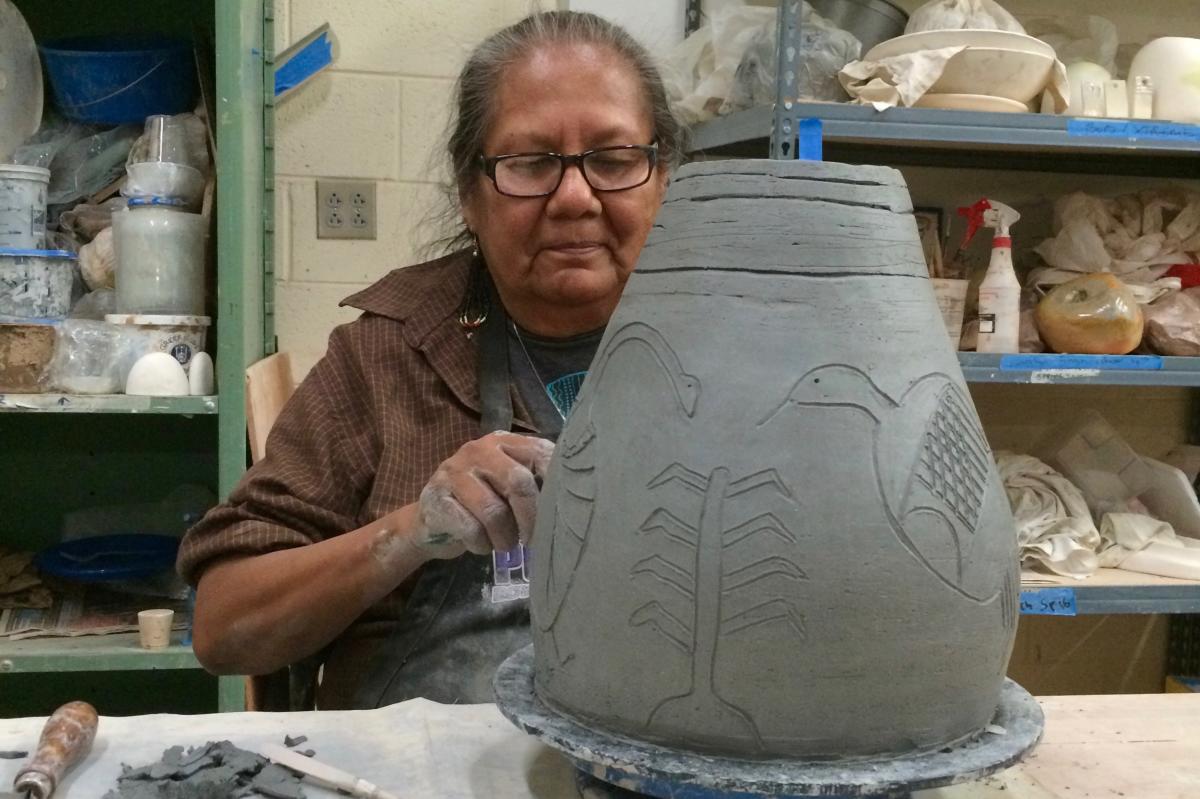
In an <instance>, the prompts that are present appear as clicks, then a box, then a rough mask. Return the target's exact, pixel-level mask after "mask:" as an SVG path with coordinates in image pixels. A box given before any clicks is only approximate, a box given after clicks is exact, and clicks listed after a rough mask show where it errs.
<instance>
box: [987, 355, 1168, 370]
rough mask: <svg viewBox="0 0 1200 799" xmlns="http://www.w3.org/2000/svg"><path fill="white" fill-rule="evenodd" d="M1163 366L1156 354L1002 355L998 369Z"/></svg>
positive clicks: (1153, 367) (1152, 367)
mask: <svg viewBox="0 0 1200 799" xmlns="http://www.w3.org/2000/svg"><path fill="white" fill-rule="evenodd" d="M1162 368H1163V359H1162V357H1160V356H1158V355H1055V354H1050V355H1043V354H1029V355H1002V356H1000V369H1001V370H1002V371H1005V372H1029V371H1034V370H1037V369H1125V370H1130V371H1150V372H1157V371H1161V370H1162Z"/></svg>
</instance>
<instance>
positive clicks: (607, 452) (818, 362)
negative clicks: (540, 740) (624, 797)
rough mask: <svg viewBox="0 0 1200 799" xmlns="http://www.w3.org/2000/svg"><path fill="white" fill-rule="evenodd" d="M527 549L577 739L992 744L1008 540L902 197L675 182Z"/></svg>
mask: <svg viewBox="0 0 1200 799" xmlns="http://www.w3.org/2000/svg"><path fill="white" fill-rule="evenodd" d="M533 540H534V553H533V558H534V570H533V586H532V591H531V602H532V613H533V633H534V645H535V650H536V664H537V667H536V687H537V691H538V694H539V696H540V697H541V698H542V700H544V701H545V702H546V704H547V705H549V706H550V707H552V708H554V709H556V710H557V711H559V712H561V713H563V714H565V715H568V716H571V717H573V718H575V719H578V720H580V721H581V722H583V723H585V724H588V725H592V726H594V727H596V728H598V729H602V730H606V731H608V732H611V733H615V734H618V735H622V736H626V737H629V738H632V739H635V740H644V741H651V742H659V743H663V744H665V745H668V746H672V747H678V748H686V749H691V750H694V751H699V752H711V753H718V754H723V755H729V756H736V757H751V758H771V757H791V758H862V757H878V756H886V755H898V754H904V753H911V752H916V751H929V750H937V749H939V748H942V747H945V746H950V745H954V744H955V743H957V742H959V741H963V740H967V739H969V738H971V737H972V736H974V735H975V734H977V733H978V732H979V731H980V730H981V729H982V728H983V727H984V726H985V725H986V724H987V723H988V722H989V720H990V719H991V718H992V716H993V714H994V713H995V710H996V707H997V705H998V703H999V701H1000V691H1001V687H1002V686H1003V684H1004V677H1005V670H1006V666H1007V663H1008V658H1009V654H1010V652H1011V649H1012V643H1013V638H1014V635H1015V632H1016V622H1017V600H1018V589H1019V581H1018V570H1017V557H1016V534H1015V526H1014V524H1013V520H1012V516H1011V514H1010V511H1009V508H1008V501H1007V499H1006V498H1005V494H1004V491H1003V487H1002V485H1001V483H1000V480H999V476H998V474H997V472H996V469H995V466H994V463H993V460H992V457H991V452H990V449H989V447H988V444H987V440H986V439H985V438H984V435H983V432H982V429H981V427H980V424H979V420H978V416H977V414H976V412H975V408H974V405H973V404H972V401H971V397H970V394H969V393H968V392H967V387H966V384H965V382H964V380H963V377H962V373H961V370H960V368H959V365H958V361H957V359H956V356H955V353H954V352H953V351H952V350H951V347H950V344H949V341H948V339H947V337H946V335H945V330H944V327H943V326H942V323H941V317H940V315H939V311H938V306H937V302H936V299H935V297H934V293H933V290H932V287H931V285H930V283H929V280H928V277H927V271H926V266H925V261H924V256H923V253H922V249H921V243H920V239H919V235H918V233H917V227H916V223H915V221H914V219H913V216H912V204H911V200H910V198H909V195H908V190H907V188H906V186H905V184H904V180H903V178H902V177H901V175H900V173H899V172H896V171H895V170H892V169H884V168H879V167H852V166H845V165H841V164H830V163H813V162H802V161H711V162H704V163H697V164H690V165H688V166H685V167H683V168H682V169H680V170H679V171H678V173H677V174H676V176H675V178H674V179H673V181H672V184H671V187H670V190H669V192H668V196H667V199H666V202H665V203H664V205H663V208H662V210H661V211H660V213H659V215H658V218H657V220H656V222H655V226H654V230H653V231H652V233H651V235H650V238H649V240H648V242H647V245H646V247H645V249H644V250H643V253H642V255H641V259H640V261H639V263H638V266H637V269H636V271H635V272H634V273H633V275H632V276H631V277H630V279H629V282H628V284H627V286H626V288H625V291H624V294H623V296H622V299H621V302H620V304H619V306H618V307H617V309H616V312H615V313H614V315H613V317H612V319H611V321H610V322H609V324H608V327H607V329H606V332H605V335H604V339H603V340H602V341H601V344H600V347H599V350H598V352H597V356H596V359H595V361H594V362H593V363H592V367H591V369H590V371H589V374H588V379H587V382H586V383H585V385H584V388H583V391H582V393H581V395H580V398H579V400H578V403H577V404H576V407H575V410H574V411H573V413H572V415H571V417H570V420H569V422H568V425H567V427H566V429H565V430H564V431H563V434H562V436H561V437H560V439H559V444H558V447H557V450H556V452H555V457H554V461H553V463H552V466H551V469H550V472H549V475H548V477H547V481H546V484H545V487H544V489H543V491H542V493H541V496H540V499H539V505H538V515H537V529H536V532H535V535H534V539H533Z"/></svg>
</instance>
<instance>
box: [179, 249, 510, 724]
mask: <svg viewBox="0 0 1200 799" xmlns="http://www.w3.org/2000/svg"><path fill="white" fill-rule="evenodd" d="M469 265H470V257H469V256H468V255H467V254H466V253H456V254H453V255H449V256H446V257H444V258H440V259H438V260H436V261H431V262H429V263H425V264H420V265H418V266H411V267H407V268H404V269H397V270H394V271H392V272H391V273H389V274H388V275H387V276H386V277H384V278H383V279H382V280H380V281H379V282H377V283H375V284H374V285H372V286H370V287H369V288H367V289H365V290H364V291H361V292H359V293H357V294H354V295H352V296H351V297H348V298H347V299H346V300H344V301H343V302H342V304H343V305H348V306H350V307H353V308H359V309H361V310H362V311H364V313H363V315H362V316H361V317H359V318H358V319H357V320H355V321H353V322H350V323H349V324H345V325H341V326H339V327H337V328H336V329H334V331H333V333H332V335H330V338H329V349H328V351H327V352H326V354H325V357H324V358H323V359H321V361H320V362H319V363H318V364H317V365H316V366H315V367H313V369H312V371H311V372H310V373H309V375H308V376H307V377H306V378H305V379H304V381H303V382H302V383H301V384H300V386H299V387H298V388H297V389H296V392H295V394H293V396H292V397H291V399H290V400H289V401H288V403H287V404H286V405H285V406H284V409H283V411H282V412H281V413H280V415H279V418H278V420H277V421H276V423H275V425H274V427H273V428H272V429H271V433H270V436H269V437H268V439H267V453H266V457H265V458H263V460H262V461H260V462H259V463H257V464H255V465H254V466H253V467H251V469H250V470H249V471H247V472H246V474H245V475H244V476H243V478H242V480H241V482H240V483H238V485H237V487H236V488H235V489H234V490H233V492H232V493H231V494H230V496H229V500H228V501H227V502H226V503H224V504H222V505H220V506H218V507H216V508H214V509H212V510H211V511H210V512H209V513H208V514H207V515H206V516H205V517H204V518H203V519H202V520H201V521H200V522H199V523H198V524H197V525H196V526H195V527H193V528H192V529H191V530H189V531H188V533H187V535H186V537H185V538H184V540H183V544H182V547H181V548H180V551H179V561H178V568H179V572H180V573H181V574H182V575H183V576H184V577H185V578H186V579H187V580H188V582H190V583H191V584H193V585H195V584H196V582H197V581H198V580H199V578H200V575H201V574H202V573H203V571H204V569H205V567H206V566H207V565H208V564H210V563H212V562H213V561H214V560H216V559H221V558H227V557H230V556H234V557H246V556H252V555H260V554H264V553H267V552H272V551H274V550H278V549H285V548H287V547H297V546H304V545H305V544H311V543H315V542H318V541H322V540H324V539H327V538H330V537H331V536H335V535H340V534H342V533H345V532H348V531H351V530H355V529H358V528H359V527H362V526H364V525H366V524H369V523H371V522H373V521H375V520H376V519H378V518H380V517H381V516H384V515H386V514H387V513H389V512H391V511H393V510H395V509H396V508H399V507H401V506H403V505H407V504H409V503H411V502H415V501H416V500H417V497H418V495H419V494H420V492H421V489H422V488H423V487H424V485H425V483H426V481H427V480H428V479H429V477H430V475H432V474H433V472H434V470H435V469H436V468H437V467H438V465H439V464H440V463H441V462H442V461H443V460H445V459H446V458H447V457H449V456H450V455H452V454H453V453H454V452H455V450H457V449H458V448H459V447H460V446H462V445H463V444H464V443H466V442H467V441H469V440H471V439H473V438H476V437H477V436H478V434H479V422H480V408H479V389H478V384H477V375H476V359H477V347H476V342H475V341H474V340H472V339H469V338H468V337H467V335H466V333H465V331H464V330H463V328H462V326H461V325H460V324H459V322H458V314H457V311H458V308H459V306H460V304H461V302H462V299H463V296H464V293H465V291H466V287H467V280H468V271H469V269H468V268H469ZM513 402H514V408H515V412H516V415H517V420H518V421H517V424H516V425H515V427H516V428H517V429H521V430H525V431H530V432H532V431H533V428H532V426H531V425H530V424H529V423H528V421H527V420H528V415H527V413H526V412H525V410H524V408H523V405H522V403H521V402H520V399H519V398H518V397H517V396H516V394H515V392H514V397H513ZM330 568H331V569H334V570H336V568H337V565H336V564H330ZM405 588H406V586H401V588H398V589H397V590H396V591H394V592H392V594H390V595H389V596H388V597H386V598H385V599H383V600H382V601H381V602H379V603H378V604H377V605H375V606H374V607H372V608H371V609H370V610H368V611H367V612H366V613H364V614H363V615H362V616H361V617H360V618H359V619H358V620H357V621H355V622H354V623H353V624H352V625H351V626H350V628H349V629H347V630H346V632H344V633H343V634H342V635H341V636H340V637H339V638H338V639H337V640H336V641H334V642H333V644H332V645H331V647H330V648H329V650H327V652H326V655H325V672H324V679H323V681H322V685H321V689H320V693H319V694H318V704H319V706H320V707H323V708H337V707H344V706H346V704H345V700H344V697H346V696H347V695H348V693H347V689H346V688H344V686H345V685H346V684H347V681H354V680H355V679H356V677H357V676H358V675H359V674H361V668H362V664H363V663H364V662H365V661H366V660H367V659H369V657H370V654H371V650H372V647H374V646H377V645H378V644H379V643H380V642H381V641H382V640H383V639H384V638H385V637H386V635H387V632H388V631H389V629H390V626H391V625H390V622H391V621H392V620H394V619H396V618H398V616H399V614H400V612H401V608H402V606H403V596H404V590H405Z"/></svg>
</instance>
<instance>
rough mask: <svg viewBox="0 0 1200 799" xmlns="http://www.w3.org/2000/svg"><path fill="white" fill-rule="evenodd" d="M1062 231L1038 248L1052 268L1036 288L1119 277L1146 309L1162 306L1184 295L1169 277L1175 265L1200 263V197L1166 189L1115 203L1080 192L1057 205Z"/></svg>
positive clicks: (1038, 275)
mask: <svg viewBox="0 0 1200 799" xmlns="http://www.w3.org/2000/svg"><path fill="white" fill-rule="evenodd" d="M1054 231H1055V235H1054V237H1053V238H1049V239H1046V240H1045V241H1043V242H1042V243H1041V244H1039V245H1038V246H1037V247H1036V248H1034V251H1035V252H1036V253H1037V254H1038V255H1040V256H1041V257H1042V260H1044V261H1045V262H1046V264H1047V266H1046V267H1039V268H1037V269H1034V270H1033V271H1032V272H1030V274H1029V278H1028V280H1027V284H1028V285H1031V286H1039V287H1043V288H1045V287H1049V286H1056V285H1059V284H1060V283H1065V282H1067V281H1068V280H1072V279H1074V278H1076V277H1079V275H1080V274H1084V273H1088V272H1112V273H1113V274H1115V275H1117V276H1118V277H1119V278H1121V280H1122V282H1124V283H1125V284H1126V285H1127V286H1129V287H1130V289H1131V290H1132V291H1133V292H1134V296H1135V297H1136V298H1137V300H1138V302H1140V303H1143V304H1146V303H1150V302H1154V301H1155V300H1157V299H1158V298H1159V297H1162V296H1163V295H1164V294H1167V293H1169V292H1171V291H1177V290H1178V289H1179V288H1180V286H1181V282H1180V280H1179V279H1178V278H1173V277H1163V276H1164V275H1165V274H1166V273H1167V271H1168V270H1170V268H1171V267H1172V266H1173V265H1175V264H1188V263H1200V193H1198V192H1194V191H1190V190H1188V189H1182V188H1166V189H1149V190H1146V191H1142V192H1139V193H1136V194H1123V195H1120V196H1118V197H1111V198H1109V197H1097V196H1094V195H1091V194H1086V193H1084V192H1074V193H1072V194H1068V195H1065V196H1063V197H1060V198H1059V199H1058V201H1057V202H1055V204H1054Z"/></svg>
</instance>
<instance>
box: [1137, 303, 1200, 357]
mask: <svg viewBox="0 0 1200 799" xmlns="http://www.w3.org/2000/svg"><path fill="white" fill-rule="evenodd" d="M1142 313H1143V314H1144V315H1145V317H1146V335H1145V339H1144V340H1145V341H1146V342H1147V343H1148V344H1149V345H1150V347H1151V348H1152V349H1153V350H1154V351H1155V352H1157V353H1158V354H1159V355H1185V356H1193V357H1194V356H1198V355H1200V289H1196V288H1194V289H1184V290H1183V291H1176V292H1174V293H1172V294H1168V295H1167V296H1165V297H1163V298H1162V299H1160V300H1157V301H1156V302H1154V303H1151V304H1150V305H1147V306H1145V307H1144V308H1143V309H1142Z"/></svg>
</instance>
